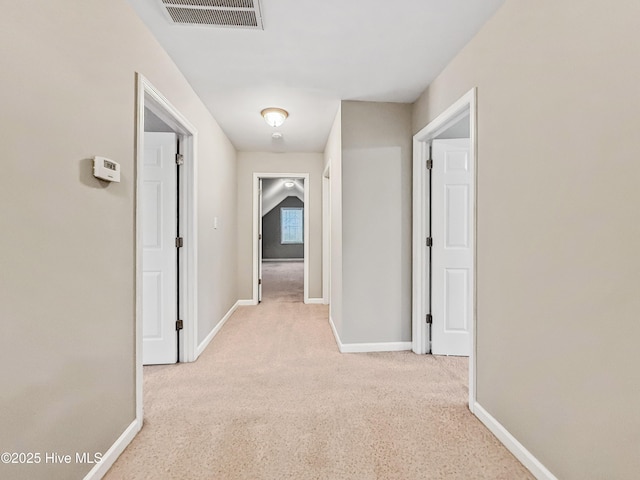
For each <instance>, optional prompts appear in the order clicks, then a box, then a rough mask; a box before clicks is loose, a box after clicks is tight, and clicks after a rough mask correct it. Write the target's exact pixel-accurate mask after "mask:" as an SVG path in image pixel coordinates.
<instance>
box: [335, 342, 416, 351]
mask: <svg viewBox="0 0 640 480" xmlns="http://www.w3.org/2000/svg"><path fill="white" fill-rule="evenodd" d="M404 350H411V342H380V343H343V344H342V349H341V350H340V351H341V352H342V353H364V352H402V351H404Z"/></svg>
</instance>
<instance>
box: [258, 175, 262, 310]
mask: <svg viewBox="0 0 640 480" xmlns="http://www.w3.org/2000/svg"><path fill="white" fill-rule="evenodd" d="M261 301H262V179H259V180H258V302H261Z"/></svg>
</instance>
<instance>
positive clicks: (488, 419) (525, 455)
mask: <svg viewBox="0 0 640 480" xmlns="http://www.w3.org/2000/svg"><path fill="white" fill-rule="evenodd" d="M473 414H474V415H475V416H476V417H478V419H479V420H480V421H481V422H482V423H484V425H485V426H486V427H487V428H488V429H489V430H490V431H491V433H493V434H494V435H495V436H496V437H497V438H498V440H500V442H502V444H503V445H504V446H505V447H507V450H509V451H510V452H511V453H512V454H513V455H514V457H516V458H517V459H518V460H520V463H522V464H523V465H524V466H525V467H527V468H528V469H529V471H530V472H531V473H532V474H533V476H534V477H536V478H537V479H538V480H558V479H557V478H556V476H555V475H554V474H553V473H551V472H550V471H549V470H548V469H547V467H545V466H544V465H543V464H542V463H541V462H540V461H539V460H538V459H537V458H536V457H534V456H533V454H532V453H531V452H530V451H529V450H527V449H526V448H525V447H524V445H522V444H521V443H520V442H519V441H518V440H516V438H515V437H514V436H513V435H511V434H510V433H509V431H508V430H507V429H506V428H504V426H502V424H501V423H500V422H498V420H496V419H495V418H493V416H492V415H491V414H490V413H489V412H487V411H486V410H485V409H484V408H482V406H481V405H480V404H479V403H478V402H476V403H475V404H474V408H473Z"/></svg>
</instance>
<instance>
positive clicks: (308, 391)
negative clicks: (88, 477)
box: [105, 263, 534, 480]
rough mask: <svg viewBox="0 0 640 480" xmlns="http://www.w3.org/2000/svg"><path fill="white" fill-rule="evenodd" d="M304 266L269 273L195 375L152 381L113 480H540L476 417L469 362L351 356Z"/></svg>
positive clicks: (157, 375)
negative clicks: (307, 282) (305, 278)
mask: <svg viewBox="0 0 640 480" xmlns="http://www.w3.org/2000/svg"><path fill="white" fill-rule="evenodd" d="M301 268H302V264H294V263H289V264H287V263H282V264H268V263H265V270H264V275H263V278H264V284H263V285H264V291H263V302H262V303H261V304H260V305H258V306H255V307H240V308H239V309H238V310H237V311H236V312H235V313H234V314H233V316H232V317H231V318H230V319H229V321H228V322H227V324H226V325H225V326H224V328H222V330H221V331H220V333H219V334H218V335H217V336H216V337H215V338H214V339H213V341H212V342H211V344H210V345H209V347H208V348H207V349H206V350H205V352H204V353H203V354H202V355H201V357H200V358H199V359H198V361H197V362H195V363H187V364H179V365H170V366H153V367H145V369H144V408H145V419H144V427H143V429H142V431H141V432H140V433H139V434H138V436H137V437H136V438H135V439H134V440H133V442H132V443H131V444H130V445H129V447H128V448H127V449H126V450H125V451H124V453H123V454H122V455H121V456H120V458H119V459H118V460H117V461H116V463H115V464H114V466H113V467H112V468H111V470H110V471H109V472H108V473H107V475H106V477H105V478H106V479H108V480H115V479H127V480H131V479H186V480H199V479H220V480H236V479H237V480H240V479H247V480H248V479H265V480H267V479H269V480H272V479H273V480H276V479H296V480H307V479H309V480H311V479H318V480H320V479H322V480H325V479H329V480H333V479H335V480H348V479H353V480H356V479H357V480H368V479H407V480H408V479H434V480H435V479H491V480H502V479H504V480H514V479H533V478H534V477H533V476H531V474H530V473H529V472H528V471H527V470H526V469H525V468H524V467H523V466H522V465H521V464H520V463H519V462H518V461H517V460H516V459H515V458H514V457H513V456H512V455H511V454H510V453H509V452H508V451H507V450H506V449H505V448H504V447H503V446H502V445H501V444H500V443H499V442H498V440H497V439H496V438H495V437H494V436H493V435H492V434H491V433H490V432H489V431H488V430H487V429H486V428H485V427H484V426H483V425H482V424H481V423H480V422H479V421H478V420H477V419H476V418H475V417H474V416H473V415H472V414H471V413H470V412H469V410H468V409H467V395H468V390H467V365H468V363H467V359H465V358H455V357H436V356H431V355H415V354H413V353H411V352H390V353H359V354H340V353H339V352H338V350H337V348H336V344H335V341H334V338H333V335H332V332H331V329H330V327H329V324H328V321H327V315H328V313H327V307H326V306H324V305H304V304H303V303H301V300H302V288H301V278H302V273H301Z"/></svg>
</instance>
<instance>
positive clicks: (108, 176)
mask: <svg viewBox="0 0 640 480" xmlns="http://www.w3.org/2000/svg"><path fill="white" fill-rule="evenodd" d="M93 176H94V177H97V178H100V179H102V180H107V181H109V182H119V181H120V164H119V163H117V162H114V161H113V160H109V159H108V158H104V157H93Z"/></svg>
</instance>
